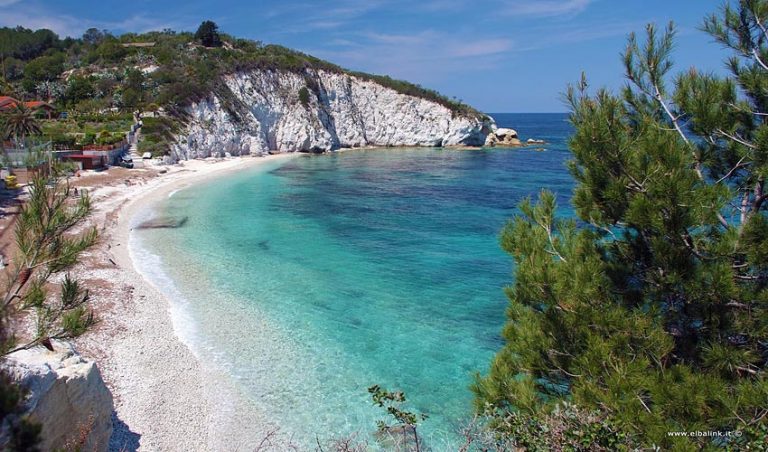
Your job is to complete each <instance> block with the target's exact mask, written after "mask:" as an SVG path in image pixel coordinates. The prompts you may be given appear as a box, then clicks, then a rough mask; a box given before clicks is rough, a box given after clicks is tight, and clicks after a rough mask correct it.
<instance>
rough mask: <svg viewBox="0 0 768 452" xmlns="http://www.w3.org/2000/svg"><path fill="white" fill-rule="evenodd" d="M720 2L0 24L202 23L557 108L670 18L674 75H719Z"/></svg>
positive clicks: (7, 13)
mask: <svg viewBox="0 0 768 452" xmlns="http://www.w3.org/2000/svg"><path fill="white" fill-rule="evenodd" d="M722 4H723V1H721V0H323V1H310V0H258V1H253V0H207V1H195V0H162V1H161V0H132V1H124V0H121V1H109V0H99V1H94V0H67V1H61V0H0V26H16V25H22V26H24V27H27V28H33V29H37V28H50V29H52V30H53V31H55V32H57V33H58V34H59V35H61V36H80V35H82V33H83V31H84V30H86V29H87V28H90V27H96V28H100V29H107V30H109V31H111V32H112V33H114V34H121V33H126V32H144V31H150V30H160V29H163V28H172V29H175V30H188V31H194V30H195V29H196V28H197V26H198V25H199V24H200V22H201V21H203V20H206V19H210V20H213V21H214V22H216V23H217V24H218V25H219V28H220V30H221V31H223V32H226V33H229V34H231V35H234V36H238V37H244V38H250V39H255V40H259V41H262V42H264V43H273V44H281V45H284V46H287V47H291V48H294V49H297V50H300V51H303V52H305V53H309V54H312V55H315V56H317V57H320V58H324V59H327V60H329V61H331V62H334V63H336V64H339V65H341V66H343V67H346V68H349V69H353V70H360V71H365V72H372V73H376V74H386V75H390V76H392V77H394V78H400V79H405V80H408V81H411V82H414V83H419V84H421V85H423V86H425V87H428V88H432V89H436V90H438V91H440V92H441V93H443V94H445V95H447V96H449V97H456V98H457V99H461V100H462V101H464V102H466V103H468V104H470V105H472V106H474V107H476V108H478V109H480V110H482V111H485V112H489V113H491V112H494V113H500V112H561V111H566V107H565V106H564V105H563V103H562V100H561V93H562V92H563V91H564V90H565V88H566V86H567V84H568V83H574V82H576V81H578V79H579V77H580V75H581V73H582V72H586V74H587V77H588V79H589V82H590V86H593V87H597V86H605V87H608V88H611V89H618V88H620V87H621V86H622V85H623V84H624V83H625V81H624V79H623V68H622V64H621V60H620V56H619V55H620V53H621V52H622V50H623V49H624V46H625V44H626V38H627V36H628V34H629V33H630V32H632V31H637V32H639V33H641V32H642V31H643V30H644V27H645V24H647V23H649V22H654V23H657V24H661V25H664V24H666V23H668V22H669V21H674V22H675V24H676V26H677V30H678V35H677V40H676V48H675V53H674V59H675V61H676V66H675V68H676V69H677V70H680V71H682V70H685V69H687V68H689V67H691V66H696V67H697V68H699V69H700V70H703V71H711V72H717V73H724V63H723V60H724V59H725V58H726V56H727V54H726V52H725V51H723V49H722V48H721V47H720V45H719V44H716V43H714V42H713V40H712V38H711V37H710V36H708V35H707V34H705V33H704V32H702V31H700V30H699V27H700V25H701V23H702V19H703V18H704V16H705V15H707V14H710V13H713V12H716V11H718V10H719V9H720V7H721V6H722Z"/></svg>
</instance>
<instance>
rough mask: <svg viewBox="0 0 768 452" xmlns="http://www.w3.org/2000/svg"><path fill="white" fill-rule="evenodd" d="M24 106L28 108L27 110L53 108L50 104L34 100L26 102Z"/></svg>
mask: <svg viewBox="0 0 768 452" xmlns="http://www.w3.org/2000/svg"><path fill="white" fill-rule="evenodd" d="M24 105H26V106H27V108H31V109H33V110H34V109H37V108H53V105H51V104H49V103H48V102H43V101H42V100H33V101H32V102H24Z"/></svg>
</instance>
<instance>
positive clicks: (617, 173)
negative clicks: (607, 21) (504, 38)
mask: <svg viewBox="0 0 768 452" xmlns="http://www.w3.org/2000/svg"><path fill="white" fill-rule="evenodd" d="M766 22H768V1H765V0H742V1H740V2H739V3H738V6H736V7H730V6H725V7H724V8H723V10H722V11H721V13H720V14H714V15H712V16H710V17H707V18H706V19H705V23H704V29H705V30H706V31H707V32H709V33H710V34H711V35H713V36H714V37H715V38H716V39H717V40H718V41H719V42H720V43H721V44H723V45H725V46H726V47H728V48H730V49H731V50H733V57H732V58H731V59H730V60H729V61H728V67H729V69H730V75H729V76H728V77H724V78H723V77H717V76H714V75H711V74H704V73H700V72H698V71H696V70H694V69H691V70H690V71H688V72H685V73H683V74H681V75H679V76H677V77H675V78H674V79H672V82H671V83H670V71H671V69H672V61H671V59H670V55H671V52H672V48H673V40H674V28H673V27H672V25H671V24H670V26H669V27H668V28H666V29H665V30H663V31H661V32H660V31H659V30H657V29H656V28H655V27H654V26H648V28H647V39H646V40H645V42H644V43H642V44H641V43H640V42H638V39H637V38H636V37H635V36H634V35H631V36H630V39H629V42H628V45H627V49H626V51H625V53H624V55H623V60H624V65H625V70H626V78H627V80H628V84H627V86H626V88H625V89H624V90H623V91H622V93H621V95H618V96H617V95H614V94H612V93H610V92H608V91H607V90H599V91H597V92H596V93H594V94H590V93H589V92H588V86H587V83H586V80H585V79H582V81H581V82H580V83H579V84H578V85H577V86H576V87H569V89H568V91H567V94H566V99H567V102H568V103H569V105H570V108H571V116H570V118H571V121H572V123H573V125H574V127H575V134H574V135H573V137H572V138H571V139H570V142H569V145H570V149H571V151H572V152H573V157H574V159H573V161H572V162H571V165H570V169H571V172H572V174H573V176H574V178H575V180H576V182H577V188H576V189H575V192H574V196H573V204H574V207H575V209H576V213H577V215H578V217H579V220H581V223H580V224H577V223H576V221H574V220H563V219H559V218H557V217H556V215H555V212H556V205H555V197H554V195H553V194H552V193H549V192H543V193H542V194H541V195H540V198H539V201H538V203H536V204H532V203H531V202H530V201H526V202H524V203H523V204H522V205H521V207H520V208H521V211H522V215H521V216H518V217H517V218H515V219H514V220H513V221H512V222H511V223H510V224H509V225H507V226H506V228H505V229H504V231H503V233H502V237H501V242H502V246H503V248H504V249H505V250H506V251H507V252H509V253H510V254H511V255H512V256H513V257H514V261H515V264H516V278H515V284H514V286H513V287H511V288H510V289H509V290H508V297H509V299H510V304H509V308H508V311H507V315H508V318H509V320H508V322H507V324H506V326H505V328H504V330H503V336H504V339H505V341H506V343H505V345H504V347H503V349H502V350H501V351H500V352H499V353H498V354H497V356H496V358H495V359H494V361H493V362H492V365H491V369H490V371H489V373H488V375H487V376H484V377H478V379H477V380H476V383H475V384H474V387H473V389H474V390H475V392H476V395H477V399H476V402H477V406H478V408H479V409H480V410H482V411H485V412H488V413H492V414H495V415H497V416H498V417H499V418H501V417H502V416H504V415H506V413H509V412H513V413H519V414H524V415H526V416H530V417H531V418H533V419H542V418H544V417H546V416H547V415H548V413H551V412H552V411H553V410H554V409H555V408H556V407H558V406H560V405H561V404H562V403H563V402H564V401H570V402H573V403H575V405H576V406H578V407H580V408H582V409H587V410H595V411H596V412H599V413H601V415H603V416H606V417H607V418H608V419H610V421H611V423H612V424H613V425H618V426H619V427H620V428H621V429H622V430H624V431H625V432H627V433H629V434H630V435H631V436H632V437H634V438H636V439H637V440H638V441H639V442H640V443H641V444H645V445H648V446H650V445H656V446H660V447H663V448H673V447H674V448H679V449H681V450H691V449H694V448H697V447H702V446H704V447H714V446H715V445H718V444H720V445H722V444H723V443H724V442H727V443H728V444H730V445H732V446H733V447H745V446H746V444H748V443H749V442H750V441H754V443H753V444H762V445H763V446H765V444H764V438H765V437H766V436H768V378H766V367H767V366H768V218H767V217H766V202H765V200H766V198H768V193H766V192H765V187H764V185H765V176H766V174H767V173H768V123H766V117H768V94H766V93H767V92H768V65H767V64H766V62H768V47H766V42H768V29H767V28H766V26H765V24H766ZM679 431H685V432H690V431H701V432H707V431H738V432H739V433H740V434H742V435H743V436H741V437H735V436H734V437H717V438H695V437H694V438H684V437H676V436H671V435H670V433H669V432H679ZM595 441H596V442H598V441H599V439H596V440H595Z"/></svg>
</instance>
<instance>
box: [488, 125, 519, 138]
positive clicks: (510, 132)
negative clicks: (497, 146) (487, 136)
mask: <svg viewBox="0 0 768 452" xmlns="http://www.w3.org/2000/svg"><path fill="white" fill-rule="evenodd" d="M493 133H494V134H495V135H496V136H497V137H498V138H499V140H504V139H511V138H518V136H517V130H515V129H506V128H504V127H500V128H498V129H496V131H494V132H493Z"/></svg>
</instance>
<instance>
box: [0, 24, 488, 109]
mask: <svg viewBox="0 0 768 452" xmlns="http://www.w3.org/2000/svg"><path fill="white" fill-rule="evenodd" d="M211 33H213V35H211ZM196 36H197V37H196ZM203 42H205V43H207V44H211V45H213V46H212V47H205V46H203V45H202V43H203ZM141 43H152V45H151V46H149V45H147V46H141V45H142V44H141ZM126 44H132V45H135V47H126V46H124V45H126ZM0 58H2V66H1V67H0V70H2V76H3V78H4V79H5V80H7V81H8V82H9V83H10V84H11V85H12V86H13V88H14V91H15V93H16V94H17V95H20V96H21V97H24V98H29V99H31V98H43V99H49V98H50V99H53V100H54V102H55V104H56V105H57V106H58V107H60V108H65V109H68V110H74V111H76V112H97V111H104V110H108V109H118V110H121V111H132V110H135V109H140V110H141V109H146V108H147V107H149V106H150V105H152V104H154V105H155V106H157V107H163V108H164V109H166V110H167V111H169V112H170V113H172V114H174V115H176V116H180V115H181V114H182V112H183V109H184V107H185V106H187V105H189V104H190V103H192V102H194V101H198V100H201V99H203V98H205V97H206V96H208V95H209V94H210V93H212V92H213V93H216V94H218V95H219V96H220V97H221V98H222V99H224V101H225V102H224V103H225V107H227V108H228V109H230V110H231V113H233V114H235V115H236V114H237V113H238V105H237V102H236V100H235V99H233V96H232V94H231V93H229V92H227V91H228V90H227V88H226V87H225V86H224V84H223V83H222V82H221V76H223V75H226V74H231V73H234V72H237V71H241V70H248V69H257V68H258V69H271V70H285V71H291V72H295V73H300V74H307V75H309V72H308V71H311V70H313V69H314V70H326V71H330V72H337V73H349V74H351V75H354V76H357V77H360V78H363V79H366V80H371V81H375V82H377V83H380V84H382V85H384V86H387V87H390V88H392V89H394V90H396V91H398V92H401V93H404V94H408V95H412V96H416V97H420V98H424V99H428V100H431V101H434V102H437V103H439V104H441V105H444V106H445V107H447V108H449V109H450V110H451V111H453V112H455V113H460V114H467V115H479V114H480V113H479V112H477V111H476V110H474V109H472V108H471V107H469V106H467V105H465V104H463V103H461V102H458V101H455V100H452V99H449V98H447V97H445V96H442V95H440V94H439V93H437V92H436V91H433V90H429V89H426V88H423V87H421V86H418V85H415V84H412V83H408V82H404V81H400V80H394V79H391V78H389V77H386V76H379V75H371V74H365V73H359V72H350V71H346V70H345V69H343V68H341V67H339V66H337V65H335V64H332V63H329V62H327V61H324V60H321V59H318V58H315V57H313V56H310V55H306V54H303V53H301V52H297V51H294V50H291V49H288V48H285V47H282V46H279V45H264V44H262V43H261V42H258V41H253V40H248V39H239V38H235V37H232V36H229V35H227V34H223V33H221V34H220V33H218V31H217V28H216V25H215V24H213V23H212V22H211V23H209V21H206V22H204V23H203V25H201V28H200V30H198V32H197V33H195V34H193V33H188V32H175V31H173V30H163V31H157V32H149V33H143V34H134V33H126V34H123V35H121V36H113V35H112V34H110V33H109V32H107V31H105V30H97V29H90V30H88V31H87V32H86V33H85V34H84V35H83V36H82V37H81V38H78V39H73V38H65V39H60V38H59V37H58V36H57V35H56V34H55V33H53V32H52V31H50V30H36V31H33V30H29V29H25V28H22V27H17V28H1V29H0ZM150 68H152V69H154V70H150ZM140 69H144V71H142V70H140ZM308 86H309V88H310V89H311V90H316V89H317V87H316V86H315V84H314V83H312V81H311V80H309V76H308Z"/></svg>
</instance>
